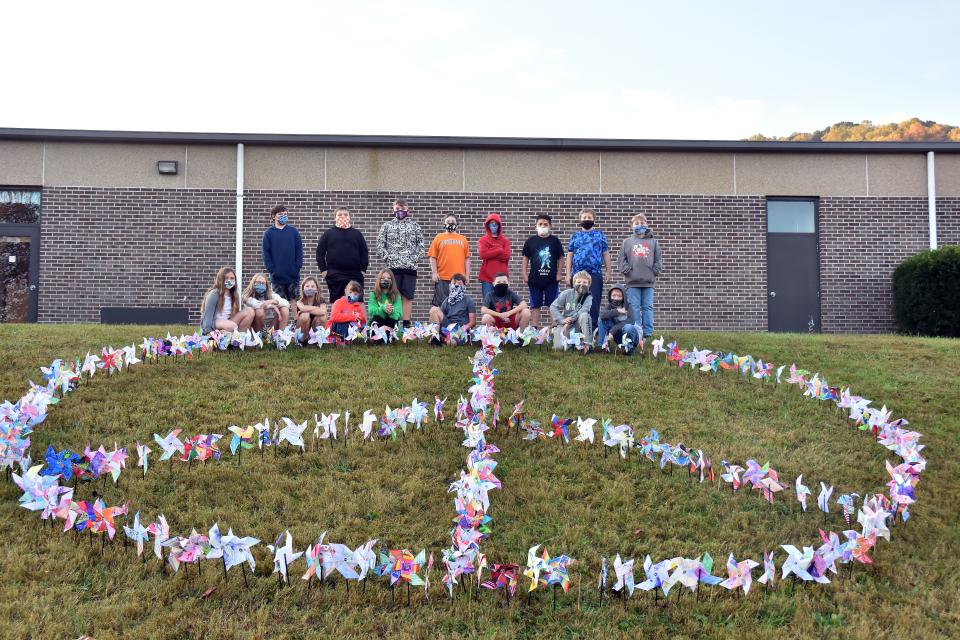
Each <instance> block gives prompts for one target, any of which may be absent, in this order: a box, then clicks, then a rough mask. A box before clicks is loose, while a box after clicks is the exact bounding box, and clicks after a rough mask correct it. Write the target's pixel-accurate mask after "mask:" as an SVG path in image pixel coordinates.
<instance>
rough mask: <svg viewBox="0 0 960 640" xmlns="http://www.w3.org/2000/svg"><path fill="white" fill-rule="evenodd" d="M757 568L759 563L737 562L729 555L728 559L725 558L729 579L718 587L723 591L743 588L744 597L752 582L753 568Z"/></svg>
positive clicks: (751, 561)
mask: <svg viewBox="0 0 960 640" xmlns="http://www.w3.org/2000/svg"><path fill="white" fill-rule="evenodd" d="M757 566H759V563H757V561H755V560H742V561H740V562H737V560H736V558H734V557H733V554H732V553H731V554H730V557H729V558H727V575H728V576H729V577H728V578H727V579H726V580H724V581H723V582H721V583H720V586H721V587H723V588H725V589H737V588H743V593H744V595H746V594H748V593H750V584H751V582H752V580H753V573H752V572H753V569H754V567H757Z"/></svg>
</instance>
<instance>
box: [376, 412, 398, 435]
mask: <svg viewBox="0 0 960 640" xmlns="http://www.w3.org/2000/svg"><path fill="white" fill-rule="evenodd" d="M399 426H400V424H399V421H398V419H397V412H396V410H394V409H391V408H390V407H385V408H384V412H383V415H382V416H380V429H378V430H377V435H378V436H380V437H381V438H392V439H394V440H396V439H397V428H398V427H399Z"/></svg>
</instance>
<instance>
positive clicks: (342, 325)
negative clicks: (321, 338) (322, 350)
mask: <svg viewBox="0 0 960 640" xmlns="http://www.w3.org/2000/svg"><path fill="white" fill-rule="evenodd" d="M362 296H363V290H362V289H361V288H360V283H359V282H357V281H356V280H351V281H350V282H348V283H347V286H346V287H344V290H343V297H342V298H340V299H339V300H337V301H336V302H334V303H333V307H332V308H331V309H330V320H329V321H328V322H327V329H330V331H332V332H333V333H335V334H337V335H338V336H340V337H341V338H345V337H347V329H348V328H349V327H350V325H352V324H357V323H359V324H360V325H365V324H367V316H366V314H365V313H364V312H363V305H362V304H361V303H360V298H361V297H362Z"/></svg>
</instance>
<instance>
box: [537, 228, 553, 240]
mask: <svg viewBox="0 0 960 640" xmlns="http://www.w3.org/2000/svg"><path fill="white" fill-rule="evenodd" d="M537 235H538V236H540V237H541V238H546V237H547V236H548V235H550V227H543V226H540V225H537Z"/></svg>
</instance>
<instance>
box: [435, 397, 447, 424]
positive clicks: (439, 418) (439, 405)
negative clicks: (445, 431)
mask: <svg viewBox="0 0 960 640" xmlns="http://www.w3.org/2000/svg"><path fill="white" fill-rule="evenodd" d="M446 402H447V399H446V398H444V399H443V400H441V399H440V396H433V421H434V422H435V423H436V424H440V423H441V422H443V405H444V404H445V403H446Z"/></svg>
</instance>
